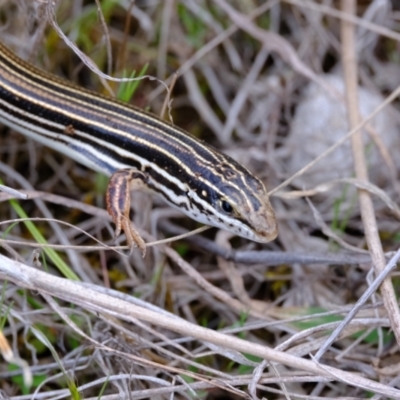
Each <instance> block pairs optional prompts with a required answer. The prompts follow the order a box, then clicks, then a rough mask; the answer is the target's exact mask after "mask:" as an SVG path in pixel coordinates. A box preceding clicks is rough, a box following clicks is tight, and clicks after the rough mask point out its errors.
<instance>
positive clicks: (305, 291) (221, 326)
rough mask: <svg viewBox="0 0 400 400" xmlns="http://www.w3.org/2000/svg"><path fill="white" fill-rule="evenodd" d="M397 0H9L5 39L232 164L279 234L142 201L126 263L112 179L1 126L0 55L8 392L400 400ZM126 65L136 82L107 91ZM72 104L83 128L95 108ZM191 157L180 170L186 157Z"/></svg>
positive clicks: (0, 383)
mask: <svg viewBox="0 0 400 400" xmlns="http://www.w3.org/2000/svg"><path fill="white" fill-rule="evenodd" d="M397 3H398V2H392V1H390V0H373V1H370V2H368V1H364V0H363V1H361V0H360V1H358V2H356V1H355V0H349V1H347V0H346V1H344V0H343V1H342V5H343V7H344V6H346V7H350V6H351V5H353V6H354V5H355V4H356V5H357V7H356V9H355V10H351V12H350V10H346V9H344V8H342V9H340V2H338V1H334V0H324V1H319V0H318V1H317V0H305V1H299V0H284V1H280V0H266V1H261V2H254V1H253V2H252V1H250V2H249V1H247V2H243V1H242V2H241V1H235V2H233V1H227V0H215V1H212V2H210V1H205V0H201V1H198V0H168V1H162V0H152V1H151V2H145V1H132V0H123V1H114V0H85V1H82V0H70V1H68V0H58V1H56V2H54V1H53V2H49V1H44V2H43V1H41V0H34V1H32V0H18V1H13V0H2V1H1V2H0V20H1V22H2V29H1V30H0V42H1V43H4V45H5V46H7V47H9V48H10V50H12V51H13V52H15V53H16V54H18V56H20V57H22V58H24V59H25V60H27V61H28V62H30V63H32V64H35V65H37V66H38V67H39V68H41V69H43V70H46V71H48V72H51V73H55V74H57V75H59V76H62V77H63V78H66V79H68V80H69V81H71V82H74V83H75V84H77V85H78V86H80V87H82V88H86V89H91V90H95V91H96V92H98V93H100V94H106V95H107V93H110V94H111V95H112V96H114V93H117V97H118V98H119V99H120V100H122V101H127V102H130V103H131V104H132V105H133V106H135V107H138V108H140V109H144V110H146V111H150V112H152V113H153V114H154V115H157V116H160V117H161V118H162V119H166V120H169V121H173V123H174V124H175V125H176V127H179V128H182V129H184V130H186V131H188V132H190V133H191V134H193V135H194V136H196V137H197V138H198V139H200V140H203V141H206V142H207V143H209V144H210V145H213V146H215V147H216V148H217V150H219V151H221V152H224V153H226V154H227V155H229V156H230V157H232V158H233V159H235V160H237V161H238V162H239V163H240V164H242V165H243V166H244V167H245V168H246V169H248V170H249V171H251V172H252V173H253V174H254V175H255V176H256V177H258V178H260V180H261V181H262V182H263V183H264V185H265V187H266V188H267V189H268V191H269V192H270V195H271V196H270V197H271V202H272V204H273V207H274V210H275V214H276V216H277V219H278V222H279V231H280V234H279V237H278V239H277V240H275V241H272V242H269V243H267V244H261V243H256V242H252V241H250V240H247V239H244V238H240V237H236V236H232V235H230V234H227V233H226V232H224V231H222V230H216V229H215V228H211V229H209V227H201V228H199V225H198V224H197V223H196V222H194V221H191V220H190V219H189V218H187V217H184V216H183V214H181V213H180V212H179V211H178V210H174V209H172V208H171V207H170V206H169V205H166V204H165V203H162V202H161V201H160V200H159V199H157V198H156V197H155V196H150V195H149V194H146V193H138V192H136V191H134V192H133V193H132V199H133V202H132V210H131V211H132V212H131V215H130V216H131V217H132V220H133V223H134V225H135V226H136V227H137V228H138V232H139V233H140V235H141V236H142V237H143V238H144V240H145V241H146V245H147V247H148V250H147V253H146V257H145V258H142V256H141V254H140V252H137V251H133V253H132V254H130V253H129V251H128V249H127V248H126V246H121V245H120V244H125V238H124V237H123V236H122V237H121V238H119V240H118V241H117V243H115V241H114V238H113V232H114V230H113V225H112V222H111V220H110V216H109V215H108V213H107V211H106V210H105V208H104V193H105V190H106V185H107V182H106V177H103V176H101V175H100V174H96V173H94V172H93V171H91V170H90V169H87V168H86V167H84V166H82V165H80V164H79V163H75V162H74V161H73V160H71V159H69V158H68V157H67V156H65V155H63V154H61V153H58V152H56V151H53V150H51V149H48V148H47V147H44V146H43V145H41V144H39V143H36V142H34V141H32V140H29V139H26V138H25V137H24V136H21V135H20V134H18V133H17V132H15V131H14V130H12V129H11V128H10V127H8V124H9V120H4V111H2V110H3V107H2V105H3V106H7V107H9V102H10V101H11V100H13V99H14V98H13V97H12V98H11V99H9V98H7V99H6V100H4V98H3V97H4V93H3V92H4V91H3V90H2V87H3V86H2V85H3V84H4V82H3V79H2V76H1V71H2V68H4V64H3V62H2V56H1V55H0V59H1V60H0V121H3V122H4V123H5V126H3V125H1V126H0V160H1V162H0V175H1V182H0V184H3V185H4V186H0V221H1V222H0V283H3V282H4V286H3V293H2V298H1V300H0V313H1V321H0V329H1V334H2V336H1V337H0V350H1V351H3V353H4V355H5V358H7V360H10V362H12V360H13V357H14V361H16V365H14V366H13V365H11V364H10V363H9V361H6V362H3V363H0V392H1V395H3V396H8V398H10V399H11V400H18V399H20V400H28V399H31V398H32V397H33V396H35V398H38V399H42V400H47V399H55V398H66V397H73V398H87V399H98V398H102V399H103V398H104V399H116V398H118V399H119V398H129V399H145V398H157V399H160V400H161V399H162V400H164V399H171V398H179V399H180V398H185V399H186V398H187V399H189V398H198V399H202V400H222V399H229V400H233V399H239V398H240V399H241V398H252V399H261V398H279V399H281V398H282V399H288V398H293V399H295V398H296V399H297V398H309V399H314V398H315V399H318V400H322V399H338V398H340V399H360V398H367V397H372V398H374V399H378V398H383V397H384V398H393V399H399V400H400V386H399V385H400V379H399V370H398V365H397V364H398V357H399V346H398V337H399V332H398V328H397V323H398V322H397V321H398V316H397V314H396V313H397V309H396V308H395V307H396V304H395V301H396V298H395V297H393V289H392V288H391V287H390V281H391V282H392V286H393V287H394V290H395V291H396V290H397V289H398V286H399V276H400V275H399V272H398V270H397V269H395V265H396V260H397V258H396V257H398V256H399V250H398V249H399V242H400V234H399V228H398V227H399V218H400V208H399V206H398V203H399V201H398V200H399V198H398V197H399V184H398V183H397V180H398V179H397V176H398V175H399V171H400V159H399V157H397V154H399V153H400V136H399V135H398V132H399V127H400V111H399V100H398V98H399V95H400V66H399V63H398V51H397V50H398V43H399V39H400V34H399V31H400V24H399V21H400V19H399V12H400V4H399V5H398V4H397ZM339 23H343V26H342V27H343V34H342V36H341V31H340V29H339V28H340V25H339ZM346 24H347V25H346ZM355 54H357V57H358V58H357V60H356V61H354V59H353V60H352V59H351V57H353V58H354V55H355ZM138 71H141V72H140V73H139V74H142V73H146V74H148V77H150V79H142V77H140V78H134V80H137V79H139V80H140V83H139V81H137V82H136V83H138V84H139V85H136V84H135V85H128V84H121V82H127V81H130V80H131V79H130V78H127V77H129V76H137V73H138ZM144 71H145V72H144ZM344 73H345V75H346V82H345V79H344V75H343V74H344ZM13 76H14V77H15V79H17V77H18V74H16V75H13ZM156 77H157V78H156ZM159 79H163V80H164V79H165V81H164V82H161V84H160V81H159ZM24 82H25V81H24ZM35 82H36V81H35ZM167 86H168V87H169V91H168V92H167V93H168V95H165V89H166V87H167ZM24 87H25V86H24ZM345 87H346V89H345ZM59 89H62V88H59ZM26 90H28V88H26ZM43 90H47V89H45V88H43ZM49 90H50V92H51V90H52V89H49ZM50 92H46V93H50ZM74 93H76V94H78V93H80V91H79V90H77V91H76V92H74ZM85 98H86V97H85ZM81 100H82V99H81ZM4 101H6V103H5V102H4ZM357 102H358V106H357ZM13 104H14V103H13ZM24 104H25V103H24ZM46 104H47V103H46ZM79 104H81V105H82V109H81V108H80V106H77V107H76V109H74V110H75V112H77V113H78V114H79V115H78V116H77V117H79V118H81V117H82V116H84V115H86V113H85V111H84V110H85V108H84V107H86V106H87V107H91V109H92V110H94V112H99V113H101V112H102V109H101V108H98V107H99V104H96V102H94V103H91V104H87V103H85V102H84V101H83V102H82V103H79ZM101 104H103V103H102V102H101ZM346 104H349V106H348V107H347V106H346ZM14 106H15V107H19V106H22V103H15V104H14ZM48 106H49V109H50V107H51V104H48ZM167 108H168V111H167V113H168V116H167V113H166V109H167ZM358 109H359V110H358ZM70 111H71V110H66V112H67V113H69V112H70ZM347 111H349V114H350V115H351V123H350V126H349V124H348V123H347V119H346V113H347ZM164 114H165V115H164ZM357 114H359V116H358V115H357ZM46 116H47V114H46V115H42V114H41V115H40V116H39V115H38V118H39V117H40V118H43V119H41V120H40V121H42V122H43V123H45V121H46ZM126 117H127V116H126V115H121V116H120V118H121V126H122V125H124V126H126V125H125V123H126V120H125V118H126ZM9 118H11V117H10V116H9ZM118 118H119V117H118ZM75 121H76V120H75ZM21 123H24V122H23V121H21ZM46 123H48V124H49V126H57V129H58V128H59V129H63V121H58V119H57V121H53V120H52V121H47V122H46ZM54 124H56V125H54ZM104 124H105V125H107V122H106V121H105V122H104ZM115 124H116V125H115V126H118V125H119V119H116V122H115ZM139 124H140V121H136V122H135V123H134V124H133V125H134V126H135V127H136V126H139ZM40 126H42V125H40ZM40 126H38V129H40ZM93 126H96V127H97V126H98V124H97V121H93ZM115 126H112V127H111V126H110V127H109V129H110V131H109V132H110V136H109V137H110V140H111V141H113V140H114V139H115V137H114V136H113V134H111V132H113V129H114V128H115ZM102 127H103V128H104V125H102ZM79 129H80V128H79ZM127 130H128V132H127V133H126V135H132V136H126V137H129V138H134V137H135V133H134V132H133V130H132V131H131V130H130V129H129V128H128V129H127ZM361 130H362V131H363V141H362V142H360V141H359V137H358V135H359V132H360V131H361ZM364 131H366V132H367V133H368V134H364ZM162 134H163V135H164V134H166V132H164V133H162ZM88 135H89V136H90V134H89V133H88ZM296 135H298V136H296ZM89 136H85V138H86V139H87V140H88V143H89V141H92V140H93V141H95V142H96V143H98V142H97V136H96V137H95V138H91V137H90V138H89ZM60 138H62V137H60ZM124 138H125V136H124V135H121V142H122V144H124V143H125V142H124ZM164 138H167V136H164ZM295 138H298V139H297V140H295ZM351 141H352V142H353V143H355V145H354V146H353V147H354V152H353V153H354V157H355V159H356V160H357V162H356V164H357V165H356V171H357V173H356V174H355V173H354V170H355V169H354V163H353V161H352V160H353V153H352V149H351ZM85 143H86V142H85ZM90 143H92V142H90ZM78 145H79V146H80V145H81V144H80V143H79V144H78ZM82 145H83V144H82ZM85 146H86V144H85ZM85 148H86V147H85ZM113 148H114V147H113ZM115 149H116V148H115ZM128 149H131V147H130V146H126V147H124V149H123V150H121V152H120V155H121V157H122V156H123V157H125V156H126V151H129V150H128ZM185 149H186V150H187V151H186V152H182V153H178V151H177V152H176V153H175V152H174V157H176V158H175V159H177V160H180V157H182V158H183V157H188V155H190V157H192V156H193V155H194V158H195V160H197V162H198V163H200V158H202V157H203V155H202V154H194V153H193V152H191V151H190V149H187V148H185ZM142 156H143V157H148V159H149V160H152V161H154V162H156V163H158V162H159V161H162V160H160V159H156V158H154V159H153V158H152V157H151V156H152V152H151V151H149V154H147V153H146V154H143V155H142V154H140V157H142ZM197 156H200V158H197ZM190 157H189V159H190ZM185 160H186V158H185ZM120 161H121V160H119V161H117V162H120ZM203 161H204V160H203ZM121 162H122V161H121ZM161 164H162V163H159V167H160V168H161ZM171 165H172V164H171ZM174 165H175V164H174ZM197 165H200V164H197ZM209 167H210V168H211V167H214V168H215V167H216V166H215V165H214V164H212V165H211V163H210V165H209ZM366 169H368V174H366V173H365V172H366V171H365V170H366ZM170 170H171V171H173V172H174V173H175V178H176V179H183V181H184V182H183V183H185V182H186V181H185V179H187V177H188V176H189V175H190V174H188V175H184V173H181V172H182V171H180V169H179V168H176V169H172V168H171V169H168V171H170ZM188 170H190V168H189V169H185V171H188ZM160 172H163V171H162V170H161V169H160ZM161 175H162V176H163V177H164V178H165V176H167V175H165V176H164V173H163V174H161ZM201 175H202V176H203V175H204V177H206V178H208V179H210V180H211V181H212V182H211V183H213V184H215V183H216V182H215V179H214V178H213V177H214V175H213V174H211V175H210V174H208V168H205V169H204V174H201ZM225 179H228V178H225ZM245 187H248V188H250V187H251V182H247V181H246V182H244V181H243V185H242V183H241V184H239V185H238V187H237V189H238V190H239V191H242V190H243V189H244V188H245ZM274 187H275V189H272V188H274ZM11 188H12V189H11ZM283 188H285V189H284V190H283ZM271 189H272V190H271ZM168 190H172V187H169V189H168ZM359 192H360V197H361V198H362V199H363V200H361V206H358V201H357V200H358V193H359ZM235 193H236V192H235ZM171 194H172V193H171ZM311 196H312V198H311ZM234 197H235V194H233V195H232V198H234ZM308 197H310V199H311V200H310V199H308ZM211 200H212V201H214V202H215V201H218V200H219V199H211ZM311 201H312V203H311ZM371 203H372V205H371ZM213 204H214V203H213ZM251 204H253V202H252V201H249V202H246V205H247V206H249V207H250V205H251ZM181 205H182V204H181ZM372 207H373V208H372ZM360 210H361V211H362V214H363V215H362V217H361V213H360ZM235 211H238V210H235ZM237 217H238V218H240V215H237ZM33 228H34V229H33ZM195 233H196V235H194V234H195ZM191 235H194V236H191ZM49 250H50V251H51V252H49ZM383 250H384V251H385V253H383ZM54 254H57V257H54ZM59 264H61V265H65V266H66V268H67V271H69V272H72V273H73V274H71V276H73V277H74V279H79V280H80V281H75V282H71V281H68V280H65V279H61V278H60V277H59V276H60V273H59V271H60V270H61V271H63V273H64V270H62V269H57V268H59ZM385 264H386V266H385ZM372 266H373V267H374V268H375V275H374V272H373V269H372ZM379 268H382V269H383V268H385V269H384V270H383V271H382V272H380V271H379ZM71 270H72V271H71ZM375 277H376V278H375ZM383 278H385V282H386V283H383V284H382V285H381V286H380V289H381V290H380V291H379V290H377V287H378V286H379V284H380V282H381V280H382V279H383ZM385 285H386V286H385ZM395 293H396V292H395ZM390 307H393V308H390ZM392 310H394V311H392ZM332 332H333V334H332ZM393 332H395V333H396V335H397V336H395V334H394V333H393ZM396 339H397V340H396ZM12 356H13V357H12ZM21 360H24V361H25V362H22V363H21V362H20V361H21ZM28 370H29V372H30V373H31V376H32V386H31V388H30V389H28V388H26V387H25V386H24V383H23V378H24V373H26V371H28ZM1 395H0V397H1Z"/></svg>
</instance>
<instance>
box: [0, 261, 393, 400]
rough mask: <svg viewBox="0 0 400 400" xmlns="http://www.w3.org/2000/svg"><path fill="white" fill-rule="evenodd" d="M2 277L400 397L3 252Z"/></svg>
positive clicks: (87, 305)
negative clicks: (145, 307)
mask: <svg viewBox="0 0 400 400" xmlns="http://www.w3.org/2000/svg"><path fill="white" fill-rule="evenodd" d="M0 277H1V278H2V279H5V280H9V281H12V282H13V283H16V284H18V285H19V286H21V287H25V288H29V289H32V290H36V291H38V292H43V293H45V294H49V295H51V296H55V297H57V298H59V299H63V300H65V301H68V302H71V303H73V304H77V305H80V306H84V307H85V308H87V309H90V310H92V311H94V312H101V313H106V314H110V315H112V316H114V317H116V318H119V319H122V320H125V321H132V318H137V319H139V320H142V321H147V322H149V323H151V324H155V325H156V326H158V327H160V328H163V329H169V330H173V331H175V332H178V333H180V334H182V335H185V336H186V335H188V336H191V337H193V338H196V339H198V340H202V341H206V342H211V343H213V344H215V345H218V346H222V347H224V348H228V349H231V350H235V351H239V352H244V353H248V354H252V355H254V356H257V357H261V358H263V359H266V360H269V361H271V362H277V363H282V364H284V365H288V366H291V367H293V368H299V369H301V370H304V371H308V372H312V373H315V374H317V375H321V376H324V377H328V378H331V377H335V378H337V379H339V380H343V381H345V382H347V383H348V384H350V385H352V386H353V385H354V386H356V387H360V388H363V389H365V390H371V391H374V392H377V393H381V394H383V395H385V396H391V397H393V398H396V399H400V391H399V390H396V389H392V388H389V387H387V386H386V385H382V384H380V383H378V382H374V381H371V380H369V379H366V378H363V377H361V376H356V375H354V374H351V373H349V372H345V371H341V370H338V369H336V368H332V367H328V366H325V365H321V364H317V363H315V362H313V361H308V360H305V359H301V358H298V357H294V356H292V355H289V354H286V353H281V352H278V351H275V350H273V349H270V348H268V347H266V346H262V345H259V344H256V343H249V342H247V341H245V340H241V339H238V338H235V337H232V336H227V335H224V334H221V333H219V332H216V331H213V330H210V329H206V328H202V327H200V326H198V325H194V324H191V323H189V322H186V321H183V320H177V319H176V318H171V317H168V316H165V315H161V314H159V313H156V312H154V311H150V310H146V311H144V310H143V309H141V308H140V307H136V306H134V305H132V304H129V303H127V302H125V301H122V300H119V299H116V298H111V297H110V296H108V295H106V294H101V293H99V292H94V291H93V290H91V289H89V288H86V289H84V288H83V287H82V286H81V285H79V284H78V283H76V282H73V281H67V280H64V279H61V278H57V277H55V276H52V275H49V274H46V273H43V272H41V271H38V270H36V269H34V268H31V267H28V266H27V265H23V264H21V263H19V262H16V261H12V260H10V259H7V258H6V257H4V256H1V255H0Z"/></svg>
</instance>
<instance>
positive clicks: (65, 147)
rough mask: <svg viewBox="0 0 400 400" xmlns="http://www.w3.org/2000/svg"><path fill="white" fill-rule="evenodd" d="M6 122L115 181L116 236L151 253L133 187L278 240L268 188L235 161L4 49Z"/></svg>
mask: <svg viewBox="0 0 400 400" xmlns="http://www.w3.org/2000/svg"><path fill="white" fill-rule="evenodd" d="M0 122H2V123H3V124H5V125H7V126H9V127H11V128H13V129H15V130H16V131H19V132H20V133H22V134H24V135H26V136H28V137H30V138H32V139H34V140H36V141H38V142H40V143H43V144H44V145H46V146H48V147H50V148H53V149H55V150H57V151H59V152H61V153H63V154H66V155H67V156H69V157H70V158H72V159H74V160H76V161H78V162H80V163H81V164H83V165H85V166H87V167H89V168H91V169H93V170H95V171H100V172H102V173H104V174H107V175H110V176H111V179H110V183H109V186H108V189H107V193H106V200H107V209H108V211H109V213H110V215H111V217H112V219H113V221H114V223H115V224H116V235H118V234H119V233H120V231H121V229H122V230H123V231H124V232H125V234H126V237H127V241H128V244H129V245H130V246H134V245H137V246H139V247H140V248H141V250H142V251H143V252H144V249H145V243H144V241H143V239H142V238H141V237H140V236H139V235H138V233H137V232H136V230H135V228H134V226H133V224H132V223H131V222H130V221H129V209H130V192H131V190H132V189H147V190H150V191H151V192H155V193H156V194H158V195H160V196H161V197H162V198H163V199H164V200H165V201H166V202H167V203H168V204H170V205H171V206H173V207H175V208H177V209H179V210H181V211H182V212H183V213H185V214H186V215H188V216H189V217H191V218H193V219H194V220H196V221H199V222H201V223H204V224H208V225H212V226H216V227H218V228H222V229H225V230H228V231H231V232H233V233H235V234H237V235H239V236H242V237H245V238H248V239H251V240H254V241H257V242H263V243H265V242H269V241H271V240H273V239H275V238H276V236H277V233H278V230H277V222H276V219H275V215H274V211H273V209H272V207H271V204H270V201H269V198H268V193H267V191H266V189H265V187H264V185H263V183H262V182H261V181H260V180H259V179H258V178H256V177H255V176H253V175H252V174H251V173H250V172H249V171H248V170H247V169H246V168H244V167H243V166H242V165H240V164H239V163H237V162H236V161H234V160H233V159H232V158H230V157H228V156H227V155H224V154H222V153H220V152H219V151H217V150H216V149H214V148H213V147H212V146H210V145H208V144H206V143H204V142H202V141H200V140H198V139H196V138H195V137H193V136H191V135H190V134H188V133H186V132H185V131H183V130H182V129H180V128H178V127H176V126H174V125H172V124H170V123H168V122H165V121H163V120H161V119H159V118H157V117H156V116H154V115H152V114H150V113H147V112H145V111H142V110H140V109H138V108H135V107H132V106H130V105H128V104H125V103H122V102H120V101H117V100H115V99H112V98H108V97H106V96H102V95H100V94H97V93H94V92H91V91H89V90H85V89H83V88H80V87H78V86H76V85H74V84H72V83H70V82H68V81H66V80H63V79H61V78H58V77H56V76H54V75H51V74H49V73H46V72H44V71H41V70H40V69H38V68H36V67H34V66H32V65H31V64H29V63H27V62H25V61H23V60H21V59H20V58H18V57H17V56H16V55H14V54H13V53H12V52H11V51H9V50H8V49H7V48H6V47H5V46H4V45H2V44H0Z"/></svg>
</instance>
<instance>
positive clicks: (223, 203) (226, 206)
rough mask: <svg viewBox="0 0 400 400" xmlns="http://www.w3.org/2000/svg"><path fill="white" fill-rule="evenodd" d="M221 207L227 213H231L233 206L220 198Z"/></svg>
mask: <svg viewBox="0 0 400 400" xmlns="http://www.w3.org/2000/svg"><path fill="white" fill-rule="evenodd" d="M221 208H222V209H223V210H224V211H225V212H226V213H227V214H232V213H233V207H232V206H231V205H230V204H229V203H228V202H227V201H225V200H221Z"/></svg>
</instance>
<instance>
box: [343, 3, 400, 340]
mask: <svg viewBox="0 0 400 400" xmlns="http://www.w3.org/2000/svg"><path fill="white" fill-rule="evenodd" d="M355 8H356V2H355V0H342V10H343V11H344V12H346V13H348V14H350V15H354V14H355ZM342 43H343V68H344V76H345V81H346V89H347V91H346V102H347V109H348V118H349V125H350V128H351V129H354V128H355V127H356V126H357V125H358V124H359V121H360V115H359V109H358V97H357V86H358V79H357V78H358V76H357V75H358V74H357V63H356V47H355V32H354V24H353V23H352V22H348V21H342ZM361 134H362V133H361V131H358V132H356V133H355V134H354V135H353V136H352V139H351V140H352V148H353V157H354V165H355V172H356V177H357V178H358V179H360V180H361V181H366V182H368V172H367V167H366V161H365V157H364V152H363V151H362V149H363V141H362V137H361ZM358 195H359V201H360V209H361V216H362V220H363V225H364V229H365V236H366V239H367V243H368V248H369V250H370V252H371V258H372V261H373V265H374V268H375V270H376V274H379V273H381V272H382V271H383V270H384V268H385V256H384V254H383V249H382V243H381V240H380V238H379V234H378V226H377V220H376V216H375V211H374V206H373V203H372V200H371V197H370V195H369V193H368V192H367V191H366V190H359V191H358ZM381 292H382V296H383V299H384V302H385V306H386V308H387V313H388V316H389V318H390V320H391V325H392V329H393V332H394V334H395V336H396V340H397V344H398V345H400V310H399V306H398V303H397V300H396V294H395V291H394V288H393V284H392V281H391V279H385V280H384V281H383V283H382V288H381Z"/></svg>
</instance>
